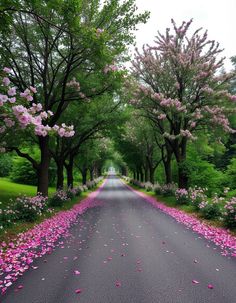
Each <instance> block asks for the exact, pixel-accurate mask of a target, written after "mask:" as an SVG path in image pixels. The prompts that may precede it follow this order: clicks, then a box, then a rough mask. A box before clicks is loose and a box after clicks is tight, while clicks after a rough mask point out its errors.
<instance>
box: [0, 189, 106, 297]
mask: <svg viewBox="0 0 236 303" xmlns="http://www.w3.org/2000/svg"><path fill="white" fill-rule="evenodd" d="M103 185H104V184H103ZM103 185H102V186H103ZM102 186H101V187H100V188H99V189H98V190H97V191H95V192H93V193H91V194H90V195H89V196H88V198H86V199H84V200H83V201H81V202H80V204H76V205H75V206H74V207H73V208H72V209H71V210H68V211H61V212H59V213H57V214H56V215H55V216H53V217H52V218H50V219H47V220H44V221H43V222H42V223H40V224H38V225H36V226H35V227H34V228H33V229H31V230H29V231H27V232H25V233H21V234H19V235H18V236H17V237H16V238H15V239H14V240H13V241H12V242H10V243H8V244H6V243H5V242H2V243H0V290H1V293H2V294H4V293H5V292H6V290H7V288H8V287H10V286H11V285H12V284H13V283H14V282H15V281H16V280H17V279H18V278H19V277H20V276H22V275H23V274H24V272H25V271H27V270H28V269H30V268H33V265H32V263H33V261H34V260H35V259H37V258H40V257H42V256H44V255H46V254H51V253H53V250H54V249H55V248H56V247H57V246H58V240H59V239H60V238H61V237H62V236H63V237H68V236H70V232H69V231H70V228H71V226H72V225H73V224H75V223H76V222H77V219H78V215H81V214H83V213H84V212H85V211H86V210H87V209H89V208H92V207H95V206H102V203H101V202H100V201H98V200H96V196H97V195H98V193H99V192H100V190H101V188H102Z"/></svg>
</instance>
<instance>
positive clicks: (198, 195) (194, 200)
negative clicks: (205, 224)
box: [189, 187, 207, 210]
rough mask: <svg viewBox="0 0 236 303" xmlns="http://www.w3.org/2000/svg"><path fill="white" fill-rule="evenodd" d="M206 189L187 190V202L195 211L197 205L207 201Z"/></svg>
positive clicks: (197, 208)
mask: <svg viewBox="0 0 236 303" xmlns="http://www.w3.org/2000/svg"><path fill="white" fill-rule="evenodd" d="M206 191H207V188H200V187H194V188H190V189H189V201H190V203H191V204H192V205H193V206H194V208H195V209H196V210H199V205H200V203H202V202H206V201H207V195H206Z"/></svg>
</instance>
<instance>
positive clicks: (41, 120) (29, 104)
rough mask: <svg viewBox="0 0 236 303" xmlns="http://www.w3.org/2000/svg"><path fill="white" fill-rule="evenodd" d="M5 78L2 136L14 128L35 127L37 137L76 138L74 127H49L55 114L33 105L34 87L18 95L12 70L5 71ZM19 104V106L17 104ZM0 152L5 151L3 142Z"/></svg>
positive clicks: (0, 88) (1, 101)
mask: <svg viewBox="0 0 236 303" xmlns="http://www.w3.org/2000/svg"><path fill="white" fill-rule="evenodd" d="M3 73H4V77H3V79H2V86H0V92H1V93H0V117H1V118H2V121H1V122H0V123H1V124H0V134H5V133H6V132H7V131H8V129H10V128H12V127H13V126H14V127H16V126H20V128H21V129H25V128H26V127H33V129H34V133H35V135H37V136H44V137H45V136H47V135H49V134H50V133H51V134H54V133H56V134H58V135H59V136H60V137H72V136H74V134H75V132H74V128H73V126H72V125H71V126H67V125H66V124H65V123H63V124H62V125H61V126H58V125H54V126H52V127H51V126H49V125H48V124H47V123H46V120H48V119H49V118H50V117H51V116H53V112H52V111H50V110H48V111H44V110H43V106H42V104H41V103H37V104H36V103H33V95H34V94H35V93H37V89H36V88H35V87H33V86H30V87H29V89H28V88H27V89H26V90H25V91H24V92H23V93H20V94H19V95H17V91H16V88H15V87H11V86H10V85H11V81H10V79H9V78H8V75H9V74H11V69H9V68H7V67H5V68H4V69H3ZM15 103H17V104H15ZM1 145H2V146H0V152H4V151H5V147H4V146H3V142H1Z"/></svg>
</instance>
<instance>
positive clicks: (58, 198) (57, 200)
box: [49, 190, 69, 207]
mask: <svg viewBox="0 0 236 303" xmlns="http://www.w3.org/2000/svg"><path fill="white" fill-rule="evenodd" d="M67 200H69V198H68V196H67V192H65V191H64V190H57V191H56V193H55V194H54V195H53V196H52V197H51V198H50V199H49V205H50V206H52V207H62V205H63V204H64V203H65V202H66V201H67Z"/></svg>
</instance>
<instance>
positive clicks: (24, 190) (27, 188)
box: [0, 178, 55, 208]
mask: <svg viewBox="0 0 236 303" xmlns="http://www.w3.org/2000/svg"><path fill="white" fill-rule="evenodd" d="M36 192H37V187H36V186H32V185H25V184H18V183H14V182H11V181H10V180H9V179H7V178H0V202H2V204H1V205H0V207H1V208H2V207H4V206H5V205H7V204H9V203H10V201H9V200H10V199H13V200H14V199H15V198H16V197H19V196H20V195H26V196H35V195H36ZM53 192H55V188H49V195H50V194H52V193H53Z"/></svg>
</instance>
